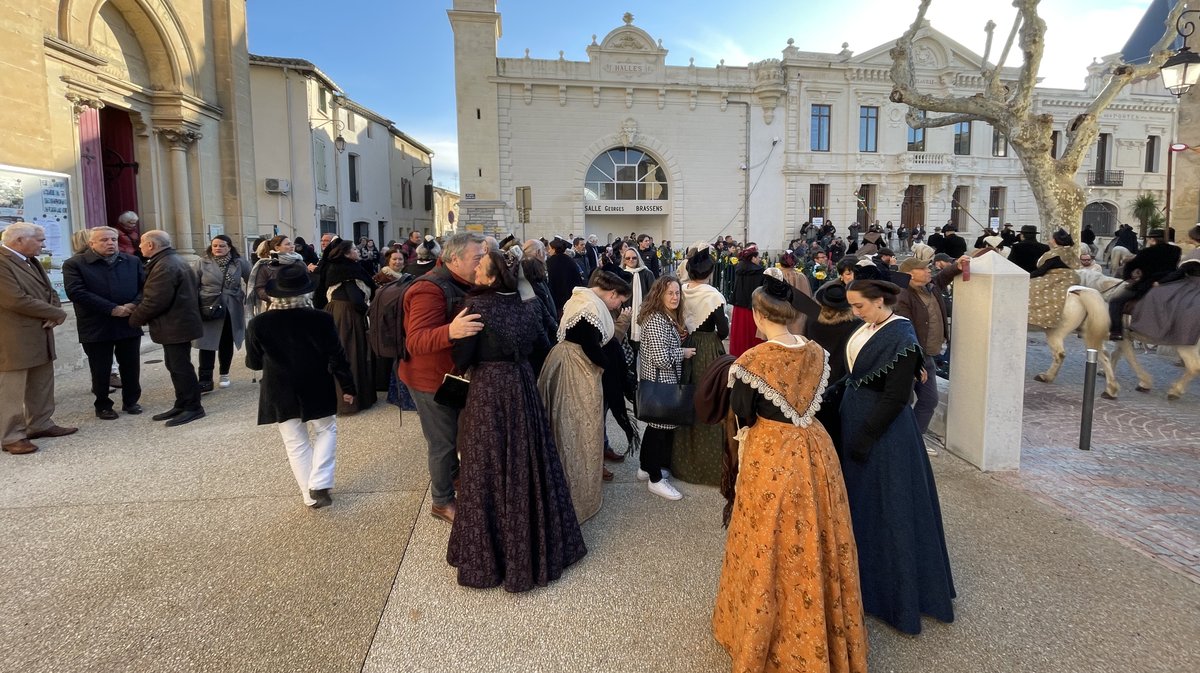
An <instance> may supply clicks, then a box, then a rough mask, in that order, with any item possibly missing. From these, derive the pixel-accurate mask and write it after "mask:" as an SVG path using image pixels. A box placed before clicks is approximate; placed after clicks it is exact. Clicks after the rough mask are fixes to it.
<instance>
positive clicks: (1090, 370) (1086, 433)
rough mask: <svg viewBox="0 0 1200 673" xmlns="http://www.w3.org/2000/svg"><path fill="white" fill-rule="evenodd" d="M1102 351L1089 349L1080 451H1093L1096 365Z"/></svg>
mask: <svg viewBox="0 0 1200 673" xmlns="http://www.w3.org/2000/svg"><path fill="white" fill-rule="evenodd" d="M1099 361H1100V351H1098V350H1096V349H1095V348H1089V349H1087V367H1086V368H1085V369H1084V370H1083V418H1082V419H1081V420H1080V422H1079V450H1080V451H1091V449H1092V412H1093V411H1095V407H1096V363H1097V362H1099Z"/></svg>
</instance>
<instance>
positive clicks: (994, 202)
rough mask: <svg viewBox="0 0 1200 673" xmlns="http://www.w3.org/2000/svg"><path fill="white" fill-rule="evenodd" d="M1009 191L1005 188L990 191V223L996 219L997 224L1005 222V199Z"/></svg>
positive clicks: (994, 188)
mask: <svg viewBox="0 0 1200 673" xmlns="http://www.w3.org/2000/svg"><path fill="white" fill-rule="evenodd" d="M1006 191H1007V189H1006V188H1005V187H992V188H991V189H990V190H989V191H988V221H989V222H990V221H992V220H993V218H995V221H997V222H1004V220H1005V217H1004V197H1005V193H1006Z"/></svg>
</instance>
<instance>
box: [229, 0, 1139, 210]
mask: <svg viewBox="0 0 1200 673" xmlns="http://www.w3.org/2000/svg"><path fill="white" fill-rule="evenodd" d="M1149 4H1150V0H1043V2H1042V4H1041V15H1042V18H1043V19H1045V21H1046V24H1047V26H1048V28H1047V36H1046V56H1045V58H1044V59H1043V62H1042V71H1041V73H1040V74H1041V75H1042V77H1043V78H1045V82H1044V83H1045V84H1046V85H1048V86H1058V87H1066V88H1082V86H1083V78H1084V75H1086V70H1085V68H1086V66H1087V64H1088V63H1089V62H1091V60H1092V58H1093V57H1100V56H1104V55H1106V54H1110V53H1113V52H1116V51H1119V50H1120V49H1121V47H1122V46H1123V45H1124V43H1125V40H1126V39H1127V38H1128V36H1129V32H1130V31H1131V30H1132V29H1133V27H1134V26H1135V25H1136V24H1137V21H1139V20H1140V19H1141V16H1142V14H1143V13H1144V12H1145V9H1146V7H1148V6H1149ZM452 5H453V0H338V1H337V2H332V3H331V2H329V1H328V0H248V1H247V3H246V13H247V20H248V23H249V44H250V51H251V52H252V53H255V54H263V55H268V56H284V57H291V58H303V59H307V60H309V61H312V62H313V63H315V64H316V65H317V66H318V67H319V68H321V70H322V71H324V72H325V73H326V74H328V75H329V76H330V77H332V78H333V80H334V81H335V82H337V83H338V85H339V86H341V87H342V88H343V89H344V90H345V91H346V93H347V94H348V95H349V96H350V97H351V98H353V99H354V100H356V101H358V102H359V103H361V104H363V105H365V106H367V107H369V108H371V109H373V110H375V111H376V112H378V113H379V114H381V115H383V116H385V117H387V118H389V119H392V120H393V121H395V122H396V126H397V127H398V128H400V129H402V130H403V131H404V132H406V133H408V134H409V135H411V136H413V137H414V138H416V139H418V140H419V141H421V142H422V143H424V144H425V145H428V146H429V147H431V148H432V149H433V150H434V151H435V152H436V156H435V157H434V179H435V181H436V182H437V183H438V184H439V185H443V186H445V187H448V188H451V189H457V188H458V156H457V143H456V141H455V138H456V135H457V130H456V125H457V122H456V119H455V114H454V35H453V32H452V31H451V29H450V21H449V19H447V17H446V10H448V9H449V8H450V7H451V6H452ZM917 5H918V3H917V2H916V0H857V1H854V2H851V1H849V0H843V1H842V2H830V1H829V0H792V2H780V1H779V0H774V1H768V0H737V1H735V2H729V1H726V2H713V1H710V0H686V1H685V0H655V2H637V1H635V0H625V1H623V2H613V1H611V0H590V1H585V2H581V1H579V0H558V1H553V0H501V1H500V2H499V4H498V6H497V10H498V11H499V12H500V15H501V22H502V26H503V33H504V34H503V36H502V37H501V39H500V44H499V47H498V49H499V55H500V56H511V57H517V56H521V55H523V54H524V53H525V49H526V48H528V49H529V50H530V55H531V56H533V57H534V58H557V57H558V52H559V51H560V50H562V51H564V52H565V56H566V58H567V59H570V60H586V59H587V55H586V52H585V48H586V47H587V45H588V44H589V43H590V42H591V38H592V34H593V33H595V34H597V35H598V37H599V38H601V39H602V38H603V37H604V35H605V34H606V33H607V32H608V31H610V30H612V29H613V28H616V27H617V26H619V25H621V23H622V22H621V16H622V15H623V14H624V13H625V12H626V11H628V12H632V13H633V14H634V17H635V18H634V24H635V25H637V26H639V27H641V28H642V29H644V30H646V31H647V32H649V33H650V34H651V35H652V36H654V37H655V38H661V39H662V41H663V47H665V48H666V49H667V50H668V52H669V53H668V55H667V62H668V63H671V64H677V65H686V64H687V62H688V58H690V57H694V58H695V59H696V64H697V65H702V66H712V65H716V63H717V62H718V61H720V60H721V59H725V62H726V64H727V65H745V64H746V63H747V62H749V61H757V60H760V59H764V58H778V57H779V52H780V51H781V50H782V49H783V48H784V47H786V46H787V39H788V38H789V37H790V38H794V39H795V40H796V46H797V47H798V48H799V49H801V50H803V51H822V52H837V51H840V50H841V45H842V43H843V42H848V43H849V44H850V49H851V50H853V51H854V52H856V53H861V52H864V51H866V50H868V49H871V48H874V47H876V46H878V45H880V44H883V43H885V42H890V41H894V40H895V39H896V38H897V37H899V36H900V34H901V33H903V32H904V30H905V28H906V27H907V26H908V24H909V23H911V22H912V19H913V18H914V17H915V16H916V9H917ZM846 7H853V8H854V11H853V12H848V11H846V10H845V8H846ZM967 7H969V8H970V10H969V11H967V10H966V9H965V8H967ZM1014 12H1015V10H1014V9H1013V8H1012V3H1011V0H933V4H932V5H931V6H930V10H929V14H928V17H929V19H930V22H931V23H932V25H933V27H934V28H937V29H938V30H940V31H942V32H944V33H946V34H947V35H949V36H950V37H951V38H953V39H955V40H957V41H959V42H961V43H962V44H964V45H965V46H967V47H968V48H971V49H972V50H974V51H975V52H976V53H982V52H983V45H984V33H983V25H984V24H985V23H986V22H987V20H988V19H992V20H994V21H995V22H996V24H997V26H999V27H998V28H997V29H996V32H997V37H996V41H998V42H999V41H1002V40H1003V39H1004V37H1006V36H1007V30H1008V27H1010V26H1011V25H1012V20H1013V17H1014V16H1015V14H1014ZM1010 64H1011V65H1015V63H1010Z"/></svg>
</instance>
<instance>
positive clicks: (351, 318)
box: [313, 299, 378, 416]
mask: <svg viewBox="0 0 1200 673" xmlns="http://www.w3.org/2000/svg"><path fill="white" fill-rule="evenodd" d="M325 310H326V311H328V312H329V313H330V314H331V315H333V323H334V326H336V327H337V333H338V339H339V340H340V341H341V342H342V348H343V349H345V351H346V359H347V360H349V361H350V373H351V374H353V375H354V387H355V388H357V389H358V390H357V394H356V395H355V396H354V403H353V404H346V403H345V402H344V401H342V394H343V393H342V386H341V384H340V383H339V384H337V395H338V414H339V415H342V416H347V415H350V414H354V413H357V412H359V411H362V410H363V409H370V408H371V406H372V405H373V404H375V401H376V400H377V399H378V395H377V394H376V392H375V358H374V356H373V355H372V354H371V346H370V344H369V343H367V317H366V316H365V315H363V314H362V313H359V312H358V310H357V309H355V308H354V305H353V304H351V303H350V302H348V301H342V300H341V299H334V300H333V301H331V302H329V303H328V304H326V305H325ZM313 365H314V366H320V363H313Z"/></svg>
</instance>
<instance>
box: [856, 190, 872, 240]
mask: <svg viewBox="0 0 1200 673" xmlns="http://www.w3.org/2000/svg"><path fill="white" fill-rule="evenodd" d="M854 199H855V200H856V201H857V202H858V215H857V217H856V218H855V220H856V221H857V222H858V223H859V224H860V225H862V227H863V230H864V231H865V230H866V228H867V227H868V226H869V225H870V224H871V222H872V221H873V220H875V219H876V217H875V185H861V186H859V188H858V193H857V194H855V195H854Z"/></svg>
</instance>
